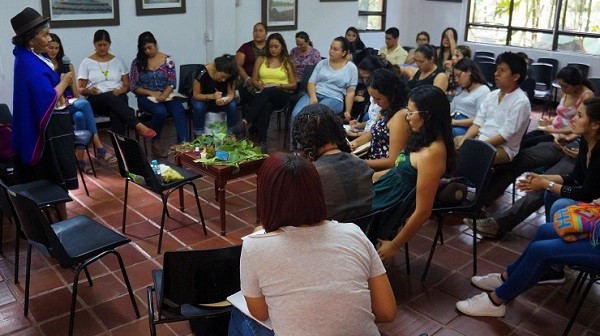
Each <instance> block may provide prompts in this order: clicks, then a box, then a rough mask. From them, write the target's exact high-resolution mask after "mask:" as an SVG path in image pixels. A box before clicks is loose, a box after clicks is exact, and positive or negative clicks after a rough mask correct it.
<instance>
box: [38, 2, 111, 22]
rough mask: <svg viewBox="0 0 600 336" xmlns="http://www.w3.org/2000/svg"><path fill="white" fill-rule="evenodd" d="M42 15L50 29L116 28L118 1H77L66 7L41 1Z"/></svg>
mask: <svg viewBox="0 0 600 336" xmlns="http://www.w3.org/2000/svg"><path fill="white" fill-rule="evenodd" d="M42 15H43V16H44V17H48V18H50V26H51V27H52V28H72V27H99V26H100V27H102V26H118V25H119V24H120V19H119V0H79V1H77V2H76V3H71V4H69V5H68V6H67V5H66V4H63V3H62V2H61V1H60V0H42Z"/></svg>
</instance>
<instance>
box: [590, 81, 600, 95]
mask: <svg viewBox="0 0 600 336" xmlns="http://www.w3.org/2000/svg"><path fill="white" fill-rule="evenodd" d="M588 80H589V81H590V83H592V86H593V87H594V95H595V96H596V97H600V78H588Z"/></svg>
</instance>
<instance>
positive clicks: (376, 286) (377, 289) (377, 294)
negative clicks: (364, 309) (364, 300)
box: [368, 273, 396, 323]
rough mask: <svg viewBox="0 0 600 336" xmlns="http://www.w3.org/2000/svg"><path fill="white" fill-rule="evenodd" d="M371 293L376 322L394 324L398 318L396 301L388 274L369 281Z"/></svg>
mask: <svg viewBox="0 0 600 336" xmlns="http://www.w3.org/2000/svg"><path fill="white" fill-rule="evenodd" d="M368 284H369V292H371V310H373V315H375V322H377V323H380V322H392V321H394V319H395V318H396V299H395V298H394V292H393V291H392V286H391V285H390V281H389V279H388V277H387V274H385V273H384V274H382V275H378V276H376V277H373V278H370V279H369V281H368Z"/></svg>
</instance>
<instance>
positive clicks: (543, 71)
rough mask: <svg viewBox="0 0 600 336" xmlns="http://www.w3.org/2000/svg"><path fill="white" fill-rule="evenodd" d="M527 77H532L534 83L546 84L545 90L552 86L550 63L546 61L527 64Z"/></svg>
mask: <svg viewBox="0 0 600 336" xmlns="http://www.w3.org/2000/svg"><path fill="white" fill-rule="evenodd" d="M529 77H530V78H531V79H533V80H534V81H535V82H536V84H543V85H544V86H546V90H550V89H551V88H552V79H553V78H554V76H553V75H552V65H550V64H548V63H539V62H538V63H533V64H532V65H530V66H529Z"/></svg>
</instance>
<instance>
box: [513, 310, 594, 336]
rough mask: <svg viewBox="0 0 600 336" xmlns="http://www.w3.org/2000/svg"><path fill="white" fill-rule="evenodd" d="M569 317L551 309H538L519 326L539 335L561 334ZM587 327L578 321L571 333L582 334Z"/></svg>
mask: <svg viewBox="0 0 600 336" xmlns="http://www.w3.org/2000/svg"><path fill="white" fill-rule="evenodd" d="M568 320H569V319H568V318H564V317H562V316H559V315H557V314H555V313H554V312H551V311H549V310H546V309H543V308H540V309H537V310H536V311H535V312H533V314H532V315H531V316H529V318H527V319H526V320H525V321H523V322H522V323H521V324H520V325H519V326H520V327H521V328H525V329H527V330H528V331H530V332H533V333H534V334H538V335H559V334H562V332H563V330H564V329H565V327H566V326H567V321H568ZM584 330H585V329H584V328H583V327H582V326H581V325H579V324H578V323H577V322H575V324H574V325H573V328H571V332H570V333H569V334H570V335H581V334H583V331H584Z"/></svg>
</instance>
